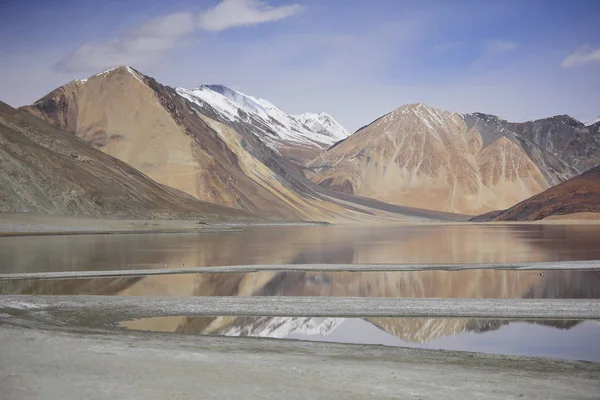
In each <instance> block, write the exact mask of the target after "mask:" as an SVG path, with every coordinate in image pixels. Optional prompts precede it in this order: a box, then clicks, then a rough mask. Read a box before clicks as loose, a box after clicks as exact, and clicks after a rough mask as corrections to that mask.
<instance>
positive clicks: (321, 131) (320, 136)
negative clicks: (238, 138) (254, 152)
mask: <svg viewBox="0 0 600 400" xmlns="http://www.w3.org/2000/svg"><path fill="white" fill-rule="evenodd" d="M176 90H177V93H179V94H180V95H181V96H183V97H185V98H187V99H188V100H190V101H192V102H196V103H197V104H200V103H205V104H208V105H209V106H211V107H213V108H214V109H215V110H216V111H217V112H218V113H219V114H220V115H222V116H223V118H225V119H227V120H229V121H233V122H235V121H238V122H249V123H251V124H252V125H253V126H254V127H255V129H257V130H259V131H261V130H264V131H265V135H264V137H263V139H264V140H267V141H270V146H271V147H274V148H277V147H278V146H279V145H280V143H281V142H282V141H283V142H292V143H298V144H301V145H310V146H318V147H321V148H323V147H326V146H329V145H331V144H333V143H335V142H337V141H339V140H341V139H343V138H345V137H347V136H348V132H347V131H346V130H345V129H344V128H343V127H342V126H341V125H340V124H339V123H338V122H337V121H336V120H335V119H333V117H331V116H330V115H329V114H326V113H324V112H320V113H318V114H314V113H306V114H301V115H299V116H294V115H290V114H288V113H286V112H284V111H282V110H280V109H279V108H277V107H276V106H275V105H274V104H272V103H271V102H269V101H267V100H264V99H261V98H258V97H254V96H250V95H247V94H245V93H242V92H239V91H237V90H233V89H231V88H229V87H227V86H225V85H221V84H211V85H201V86H198V87H197V88H195V89H192V90H188V89H185V88H177V89H176ZM273 135H275V137H274V136H273Z"/></svg>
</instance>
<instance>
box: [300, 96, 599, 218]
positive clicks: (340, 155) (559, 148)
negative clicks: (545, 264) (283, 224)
mask: <svg viewBox="0 0 600 400" xmlns="http://www.w3.org/2000/svg"><path fill="white" fill-rule="evenodd" d="M599 129H600V123H596V124H594V125H591V126H585V125H584V124H583V123H581V122H579V121H577V120H575V119H573V118H571V117H569V116H566V115H563V116H556V117H552V118H546V119H542V120H537V121H532V122H526V123H510V122H507V121H505V120H502V119H500V118H499V117H496V116H493V115H487V114H479V113H477V114H466V115H460V114H457V113H452V112H448V111H441V110H438V109H435V108H433V107H429V106H427V105H425V104H421V103H419V104H409V105H406V106H402V107H400V108H398V109H397V110H395V111H393V112H391V113H389V114H386V115H384V116H383V117H381V118H379V119H377V120H375V121H374V122H372V123H371V124H369V125H367V126H365V127H363V128H361V129H359V130H358V131H357V132H356V133H355V134H353V135H351V136H350V137H349V138H347V139H345V140H343V141H341V142H339V143H337V144H336V145H334V146H332V147H331V148H329V149H328V150H327V151H326V152H324V153H322V154H321V155H320V156H319V157H317V158H316V159H315V160H313V161H311V162H310V163H309V164H308V168H309V169H310V170H311V171H312V173H313V174H312V175H311V179H312V180H313V181H315V182H317V183H319V184H320V185H322V186H325V187H328V188H331V189H334V190H338V191H343V192H346V193H354V194H359V195H362V196H367V197H373V198H376V199H379V200H382V201H386V202H389V203H393V204H402V205H407V206H416V207H423V208H428V209H436V210H442V211H451V212H459V213H464V214H480V213H483V212H487V211H491V210H497V209H504V208H508V207H510V206H512V205H514V204H516V203H518V202H520V201H522V200H525V199H527V198H529V197H531V196H533V195H535V194H537V193H540V192H541V191H543V190H545V189H548V188H549V187H551V186H553V185H556V184H558V183H560V182H563V181H565V180H567V179H569V178H572V177H574V176H576V175H578V174H580V173H582V172H585V171H587V170H589V169H590V168H592V167H594V166H596V165H598V164H600V135H599V134H598V130H599Z"/></svg>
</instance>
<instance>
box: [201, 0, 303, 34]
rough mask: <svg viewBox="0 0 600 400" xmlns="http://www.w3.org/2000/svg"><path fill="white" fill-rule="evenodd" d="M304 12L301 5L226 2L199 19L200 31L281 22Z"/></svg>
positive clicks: (256, 0)
mask: <svg viewBox="0 0 600 400" xmlns="http://www.w3.org/2000/svg"><path fill="white" fill-rule="evenodd" d="M301 10H302V6H300V5H299V4H292V5H288V6H281V7H271V6H269V5H268V4H267V3H265V2H264V1H259V0H225V1H222V2H221V3H219V4H217V5H216V6H215V7H214V8H211V9H209V10H207V11H205V12H203V13H201V14H200V15H199V17H198V25H199V27H200V29H204V30H207V31H213V32H220V31H224V30H225V29H229V28H233V27H236V26H249V25H256V24H262V23H265V22H273V21H279V20H281V19H284V18H288V17H291V16H292V15H294V14H296V13H298V12H299V11H301Z"/></svg>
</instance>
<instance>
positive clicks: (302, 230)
mask: <svg viewBox="0 0 600 400" xmlns="http://www.w3.org/2000/svg"><path fill="white" fill-rule="evenodd" d="M588 259H600V225H494V226H491V225H422V226H403V227H370V228H365V227H346V226H304V227H259V228H248V229H243V230H240V231H235V232H231V231H229V232H220V233H202V234H141V235H135V234H128V235H81V236H29V237H26V236H24V237H3V238H0V272H2V273H9V272H40V271H69V270H73V271H75V270H107V269H134V268H164V264H167V265H168V266H171V267H178V268H179V267H182V266H183V264H186V265H187V266H216V265H240V264H278V263H285V264H294V263H297V264H303V263H479V262H517V261H558V260H588Z"/></svg>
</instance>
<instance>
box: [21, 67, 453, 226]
mask: <svg viewBox="0 0 600 400" xmlns="http://www.w3.org/2000/svg"><path fill="white" fill-rule="evenodd" d="M23 110H25V111H27V112H29V113H31V114H33V115H36V116H39V117H41V118H43V119H45V120H47V121H49V122H50V123H52V124H54V125H56V126H58V127H60V128H62V129H65V130H66V131H68V132H72V133H75V134H76V135H77V136H79V137H80V138H82V139H84V140H85V141H86V142H88V143H89V144H91V145H93V146H94V147H96V148H98V149H100V150H102V151H103V152H105V153H107V154H110V155H112V156H114V157H116V158H118V159H120V160H122V161H124V162H126V163H128V164H130V165H132V166H133V167H134V168H137V169H139V170H140V171H142V172H143V173H145V174H147V175H148V176H149V177H150V178H152V179H154V180H156V181H157V182H159V183H162V184H165V185H169V186H171V187H174V188H176V189H178V190H181V191H183V192H185V193H188V194H190V195H192V196H194V197H196V198H198V199H200V200H204V201H208V202H212V203H217V204H222V205H225V206H229V207H234V208H239V209H243V210H247V211H251V212H254V213H260V214H268V215H272V216H277V217H283V218H289V219H303V220H338V221H340V220H364V219H371V220H373V219H383V220H389V219H390V218H392V219H402V220H407V219H408V220H410V219H415V218H416V219H428V218H431V217H433V218H452V216H450V215H447V214H432V213H429V212H425V211H423V210H411V209H407V208H400V207H394V206H391V205H388V204H383V203H379V202H373V201H370V200H364V199H360V198H356V197H352V196H342V197H340V195H338V194H336V193H335V192H332V191H327V190H323V188H321V187H319V186H318V185H315V184H314V183H312V182H310V181H309V180H308V179H306V178H305V177H304V176H303V175H302V174H301V173H300V172H299V170H298V167H297V165H295V164H294V163H292V162H289V161H288V160H287V159H286V158H284V157H283V156H281V155H280V154H279V153H277V152H276V151H275V150H273V149H272V148H270V147H269V146H267V144H265V141H264V140H262V139H261V138H260V137H259V136H258V135H257V134H256V132H254V131H253V130H252V129H251V126H248V125H245V124H243V123H240V122H239V121H228V120H225V119H224V118H223V117H222V113H220V112H218V110H217V109H215V108H211V107H210V105H209V104H208V103H201V104H197V103H194V102H191V101H189V100H188V99H186V98H185V97H183V96H181V95H180V94H178V93H177V91H175V90H174V89H172V88H170V87H167V86H163V85H161V84H159V83H158V82H156V81H155V80H154V79H153V78H150V77H148V76H145V75H143V74H141V73H139V72H138V71H136V70H134V69H133V68H131V67H119V68H115V69H112V70H109V71H105V72H103V73H100V74H97V75H94V76H92V77H90V78H88V79H87V80H75V81H72V82H70V83H68V84H67V85H64V86H62V87H60V88H58V89H56V90H54V91H53V92H51V93H49V94H48V95H46V96H45V97H44V98H42V99H41V100H39V101H37V102H36V103H35V104H33V105H31V106H27V107H23ZM367 203H368V204H367Z"/></svg>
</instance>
